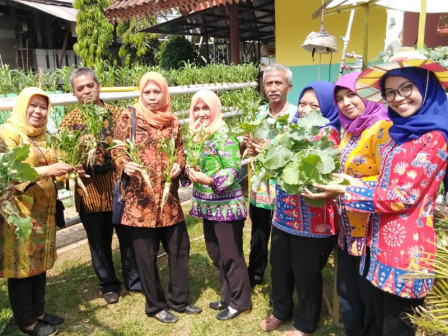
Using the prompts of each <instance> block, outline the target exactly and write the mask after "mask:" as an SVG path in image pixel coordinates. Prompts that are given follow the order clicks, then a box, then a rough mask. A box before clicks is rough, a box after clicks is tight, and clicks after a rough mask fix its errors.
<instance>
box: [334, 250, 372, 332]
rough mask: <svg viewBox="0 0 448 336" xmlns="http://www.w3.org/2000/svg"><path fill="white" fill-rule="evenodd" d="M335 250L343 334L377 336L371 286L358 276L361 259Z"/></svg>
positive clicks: (363, 277) (362, 277)
mask: <svg viewBox="0 0 448 336" xmlns="http://www.w3.org/2000/svg"><path fill="white" fill-rule="evenodd" d="M337 248H338V276H337V290H338V297H339V305H340V310H341V315H342V321H343V322H344V327H345V332H346V334H347V336H377V335H378V329H377V325H376V320H375V309H374V307H373V299H372V291H371V288H370V287H371V284H370V282H369V281H367V279H366V278H365V276H361V275H360V274H359V263H360V261H361V257H356V256H352V255H350V254H348V253H347V252H345V251H343V250H342V249H341V248H340V247H339V246H338V247H337ZM366 271H367V269H366Z"/></svg>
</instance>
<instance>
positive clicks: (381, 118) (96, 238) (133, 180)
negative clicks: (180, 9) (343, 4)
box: [0, 57, 448, 336]
mask: <svg viewBox="0 0 448 336" xmlns="http://www.w3.org/2000/svg"><path fill="white" fill-rule="evenodd" d="M411 58H412V57H411ZM403 59H404V61H403ZM428 64H430V66H428ZM390 69H391V70H389V71H386V70H384V72H383V73H379V74H378V72H379V71H380V70H378V68H369V69H367V70H366V71H364V72H362V73H361V72H354V73H349V74H347V75H345V76H343V77H341V78H340V79H339V80H338V81H337V82H336V83H335V84H332V83H329V82H323V81H317V82H312V83H310V84H308V85H307V86H306V87H305V88H304V89H303V90H302V92H301V93H300V95H299V102H298V106H294V105H292V104H290V103H288V102H287V100H286V97H287V94H288V92H289V91H290V90H291V89H292V75H291V71H290V70H289V69H288V68H286V67H284V66H282V65H280V64H277V65H274V66H270V67H268V68H267V69H266V70H265V72H264V74H263V83H262V89H263V91H264V94H265V96H266V98H267V99H268V104H266V105H265V106H262V107H261V108H260V110H259V113H258V115H257V117H256V118H257V119H263V118H273V119H275V118H278V117H279V116H283V115H287V116H288V120H289V122H290V123H295V122H297V120H298V119H300V118H302V117H303V116H304V115H305V114H306V113H308V112H309V111H311V110H319V111H320V112H321V114H322V115H323V116H324V117H325V118H327V119H328V124H327V125H326V126H324V127H322V128H321V129H320V132H319V134H318V135H317V136H316V137H315V139H318V138H319V137H322V136H327V137H328V138H329V140H331V141H332V142H333V143H334V147H335V148H339V149H340V151H341V156H340V161H341V174H340V176H342V177H343V176H350V178H349V181H350V184H351V185H349V186H345V185H344V186H342V185H315V187H316V188H318V189H321V190H322V191H321V192H314V193H313V192H310V191H307V192H305V193H303V194H298V195H289V194H287V193H286V192H285V191H284V190H282V189H281V188H280V187H279V186H278V185H276V183H275V181H274V180H269V181H268V182H266V183H265V184H261V185H260V187H259V188H258V190H257V191H252V192H251V195H250V204H249V211H247V208H246V202H245V199H244V197H243V194H242V189H241V185H240V184H239V182H238V176H239V172H240V164H241V153H243V152H244V151H246V152H247V153H248V155H252V156H254V155H257V154H258V153H260V152H261V151H262V150H263V147H264V146H265V145H266V144H267V143H268V142H269V141H270V140H268V139H258V138H255V137H251V136H248V135H247V136H245V137H244V138H243V139H242V140H241V141H240V140H239V139H238V138H236V137H234V136H232V135H231V133H230V132H229V128H228V126H227V124H226V123H225V121H224V120H223V117H222V114H221V102H220V100H219V97H218V96H217V95H216V94H215V93H214V92H212V91H208V90H201V91H199V92H197V93H196V94H195V95H194V96H193V97H192V100H191V105H190V119H189V132H190V136H191V137H192V139H193V142H194V144H195V145H196V146H198V148H200V151H201V155H200V160H199V162H198V163H197V165H194V166H193V165H192V166H189V165H188V164H187V162H189V155H191V152H190V151H188V152H186V151H185V148H184V144H183V140H182V134H181V132H180V123H179V120H178V119H177V117H176V116H175V115H174V114H173V112H172V111H171V106H170V95H169V91H168V83H167V81H166V79H165V78H164V77H163V76H162V75H161V74H160V73H156V72H149V73H146V74H145V75H144V76H143V77H142V78H141V80H140V85H139V91H140V95H139V99H138V101H137V103H135V104H134V105H133V106H132V107H129V108H126V109H123V110H122V109H118V108H116V107H113V106H111V105H109V104H107V103H105V102H103V101H102V100H101V99H100V97H99V91H100V83H99V82H98V79H97V78H96V76H95V73H94V72H93V71H92V70H91V69H88V68H78V69H75V71H74V72H73V74H72V76H71V79H70V80H71V84H72V88H73V93H74V95H75V96H76V97H77V99H78V101H79V102H80V103H81V104H85V103H89V104H90V103H92V104H95V105H97V106H99V107H102V108H104V109H106V110H107V111H109V113H108V114H107V118H106V119H105V120H104V125H103V126H104V128H103V130H102V132H101V135H100V137H101V139H96V140H97V141H98V147H99V150H98V153H99V154H98V155H99V157H98V160H97V162H96V164H95V165H93V167H87V166H85V165H80V166H79V167H73V166H70V165H68V164H66V163H63V162H58V160H57V158H58V153H57V151H54V150H53V149H51V148H47V146H46V137H47V135H46V124H47V119H48V111H49V109H50V100H49V97H48V95H47V94H45V93H44V92H43V91H42V90H40V89H37V88H27V89H24V90H23V91H22V92H21V93H20V95H19V97H18V98H17V103H16V105H15V107H14V110H13V113H12V116H11V118H10V119H9V120H8V121H7V123H6V124H5V125H3V126H0V127H1V129H0V138H1V140H2V141H3V142H4V143H5V144H6V145H7V146H8V147H14V146H18V145H19V144H21V143H28V144H30V145H31V148H32V150H31V155H30V157H29V158H28V160H27V162H29V163H30V164H31V165H32V166H33V167H34V168H35V169H36V171H37V172H38V174H39V178H38V179H37V180H36V181H34V182H31V183H24V184H17V185H15V186H14V187H13V189H14V190H13V192H9V193H8V194H7V195H2V197H8V198H11V197H12V195H13V194H16V195H21V194H23V195H27V196H29V197H31V198H32V199H33V200H34V203H32V204H25V203H21V204H20V208H21V209H22V208H24V207H25V208H26V212H27V213H30V214H31V217H32V218H33V229H32V233H31V235H30V236H29V237H27V238H26V239H25V240H23V241H18V238H17V237H16V235H15V234H14V230H13V228H12V227H11V226H9V225H7V224H6V223H5V222H4V221H3V219H2V218H0V221H1V231H0V232H1V234H0V277H3V278H8V293H9V299H10V303H11V307H12V310H13V313H14V318H15V321H16V323H17V325H18V326H19V328H20V329H21V331H22V332H23V333H25V334H28V335H54V334H56V333H57V330H58V329H57V326H58V325H61V324H62V323H63V322H64V318H62V317H60V316H57V315H52V314H49V313H47V312H46V311H45V279H46V271H47V270H48V269H50V268H51V267H52V266H53V264H54V261H55V258H56V250H55V232H56V229H55V220H54V214H55V207H54V204H55V199H56V190H55V187H54V181H55V178H57V179H58V180H59V181H61V182H64V177H65V176H66V174H67V173H69V172H71V171H77V173H78V174H79V175H80V176H81V178H82V180H83V182H84V184H85V185H86V188H87V190H88V194H85V193H84V192H83V191H82V190H81V189H80V188H77V189H76V193H75V200H76V202H75V203H76V209H77V210H78V212H79V213H80V217H81V221H82V223H83V225H84V227H85V229H86V232H87V237H88V241H89V246H90V251H91V257H92V266H93V268H94V270H95V273H96V275H97V277H98V279H99V282H100V283H99V288H100V290H101V292H102V294H103V297H104V299H105V300H106V302H107V303H108V304H113V303H116V302H118V300H119V293H120V286H121V284H120V281H119V280H118V278H117V276H116V274H115V269H114V266H113V262H112V248H111V243H112V235H113V231H114V230H115V231H116V233H117V236H118V240H119V246H120V253H121V263H122V271H123V281H124V284H125V287H126V288H127V289H128V290H131V291H138V292H141V293H142V294H143V295H144V296H145V298H146V304H145V312H146V314H147V315H148V316H150V317H153V318H155V319H157V320H158V321H160V322H163V323H174V322H176V321H177V320H178V317H177V315H176V314H175V313H174V312H178V313H185V314H198V313H200V312H201V311H202V308H200V307H197V306H194V305H193V304H191V303H189V301H188V297H189V290H188V259H189V250H190V241H189V236H188V231H187V228H186V224H185V220H184V214H183V211H182V207H181V205H180V200H179V196H178V188H179V184H180V183H181V182H182V183H183V184H184V185H189V184H193V195H192V205H191V210H190V215H192V216H195V217H198V218H202V219H203V230H204V239H205V244H206V249H207V252H208V254H209V256H210V258H211V260H212V262H213V264H214V265H215V267H216V268H217V270H218V274H219V281H220V285H221V296H220V298H219V299H218V300H216V301H212V302H210V303H209V308H211V309H214V310H216V311H217V315H216V318H217V319H218V320H231V319H233V318H236V317H237V316H239V315H240V314H242V313H246V312H250V310H251V309H252V301H251V288H253V287H255V286H257V285H259V284H261V283H262V282H263V278H264V273H265V270H266V267H267V264H268V250H269V239H270V238H271V248H270V262H271V266H272V270H271V280H272V293H271V295H270V303H271V305H272V306H273V311H272V314H269V315H268V316H267V317H266V318H265V319H264V320H262V321H261V323H260V325H259V326H260V328H261V329H263V330H265V331H271V330H274V329H276V328H278V327H279V326H280V325H281V324H282V323H284V322H286V321H289V320H290V319H293V327H292V328H291V329H290V330H288V331H286V332H285V333H284V335H285V336H294V335H301V336H303V335H311V334H312V333H313V332H314V331H315V330H316V329H317V326H318V323H319V320H320V313H321V308H322V293H323V288H322V287H323V284H322V275H321V271H322V269H323V268H324V266H325V265H326V263H327V260H328V258H329V255H330V253H331V251H332V250H333V249H334V246H335V245H337V250H338V264H337V269H338V272H337V274H338V276H337V289H338V296H339V300H340V306H341V314H342V319H343V322H344V326H345V330H346V333H347V335H349V336H351V335H414V334H415V328H414V326H413V325H412V324H411V323H410V322H409V321H408V320H407V318H406V316H405V315H404V314H405V313H411V312H412V308H414V307H416V306H418V305H420V304H422V303H423V300H424V297H425V296H426V295H427V293H428V292H429V290H430V289H431V286H432V283H433V277H431V274H433V273H434V253H435V248H436V247H435V239H436V238H435V232H434V227H433V211H434V206H435V201H436V197H437V194H438V190H439V186H440V184H441V182H442V180H443V179H444V177H445V171H446V168H447V162H448V153H447V139H448V114H447V113H446V111H447V107H448V102H447V98H446V94H445V91H444V88H443V86H442V85H445V87H446V84H447V83H445V82H440V81H439V80H438V77H437V75H438V71H443V70H444V69H442V68H441V67H439V66H437V65H434V64H431V62H419V61H418V60H411V59H406V58H401V61H400V62H394V63H391V67H390ZM375 71H376V72H375ZM445 71H446V70H445ZM372 74H373V75H376V77H373V76H372ZM372 78H375V80H372ZM441 84H442V85H441ZM365 92H367V94H364V93H365ZM372 100H374V101H372ZM380 100H384V101H385V102H386V103H387V105H388V106H387V107H385V106H384V105H383V104H382V103H381V102H380ZM82 108H83V107H80V108H77V109H75V110H73V111H71V112H70V113H69V114H67V115H66V116H65V117H64V119H63V121H62V123H61V125H60V128H64V129H68V130H83V129H84V128H85V127H86V121H85V117H84V114H83V111H82ZM428 118H429V120H428ZM341 126H342V130H341ZM167 138H171V139H173V141H174V145H175V151H174V153H175V154H174V158H175V159H174V162H173V164H172V165H168V161H169V160H170V158H168V157H167V153H165V152H163V151H161V150H160V142H161V141H163V140H164V139H167ZM341 138H342V139H341ZM114 139H116V140H122V141H125V140H127V139H132V141H134V142H135V144H136V145H138V148H139V149H138V154H139V156H140V158H141V162H140V163H137V162H133V161H132V160H131V159H130V158H129V157H128V155H127V154H126V152H125V150H124V148H123V147H120V146H115V147H114V148H113V149H112V150H111V151H108V150H106V147H107V146H108V144H110V143H111V141H112V140H114ZM312 140H313V139H311V141H312ZM274 141H275V140H274ZM167 167H170V171H169V172H168V174H169V178H168V180H170V182H171V184H170V187H169V193H168V196H167V198H166V200H165V192H164V188H165V185H166V182H167V175H166V174H167V173H166V172H165V171H166V170H167ZM142 169H144V170H146V172H147V173H148V176H149V179H150V185H148V183H147V182H146V181H145V179H144V177H143V175H142ZM124 176H127V178H129V184H128V186H127V188H126V189H122V190H121V192H122V194H123V196H124V198H125V199H126V203H125V208H124V212H123V217H122V220H121V224H119V225H112V205H111V201H112V187H113V183H114V181H115V180H116V179H117V178H118V177H122V178H123V177H124ZM306 198H311V199H321V198H324V199H325V204H324V205H323V206H321V207H312V206H310V205H309V204H308V203H307V202H306ZM25 208H24V210H25ZM248 212H249V215H250V218H251V220H252V232H251V243H250V247H251V250H250V255H249V264H248V266H246V261H245V257H244V253H243V227H244V222H245V219H246V216H247V213H248ZM160 243H162V245H163V248H164V249H165V251H166V252H167V255H168V265H169V284H168V295H167V297H165V293H164V290H163V288H162V284H161V281H160V278H159V275H158V270H157V254H158V250H159V247H160ZM416 271H423V272H426V273H427V275H429V276H422V275H420V274H418V273H415V272H416ZM294 290H296V292H297V298H298V300H297V305H296V307H295V308H294V300H293V293H294ZM173 311H174V312H173Z"/></svg>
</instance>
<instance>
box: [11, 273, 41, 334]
mask: <svg viewBox="0 0 448 336" xmlns="http://www.w3.org/2000/svg"><path fill="white" fill-rule="evenodd" d="M46 283H47V274H46V273H45V272H44V273H41V274H38V275H35V276H32V277H29V278H22V279H13V278H9V279H8V295H9V302H10V303H11V308H12V312H13V314H14V320H15V321H16V324H17V325H18V326H19V327H20V328H25V327H29V326H31V325H33V324H34V323H36V322H37V317H38V316H42V315H44V314H45V285H46Z"/></svg>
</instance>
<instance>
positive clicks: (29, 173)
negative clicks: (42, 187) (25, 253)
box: [0, 144, 39, 239]
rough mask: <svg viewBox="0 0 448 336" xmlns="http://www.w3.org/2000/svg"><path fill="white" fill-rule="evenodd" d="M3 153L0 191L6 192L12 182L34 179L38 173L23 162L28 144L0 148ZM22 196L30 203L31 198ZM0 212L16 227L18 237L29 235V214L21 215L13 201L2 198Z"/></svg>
mask: <svg viewBox="0 0 448 336" xmlns="http://www.w3.org/2000/svg"><path fill="white" fill-rule="evenodd" d="M2 151H5V152H4V153H0V188H1V193H2V195H4V194H5V193H6V188H7V187H8V186H9V185H10V184H11V183H13V182H18V183H22V182H29V181H35V180H36V179H37V177H38V176H39V174H38V173H37V172H36V170H35V169H34V168H33V167H31V165H30V164H28V163H24V162H23V161H25V160H26V159H27V158H28V156H29V153H30V145H29V144H25V145H20V146H16V147H14V148H12V149H11V150H9V151H6V147H3V148H2ZM18 197H22V198H23V199H24V200H26V201H27V202H31V203H32V199H30V197H26V196H15V198H18ZM0 213H1V215H2V216H3V218H4V219H5V221H6V222H7V223H9V224H10V225H14V226H15V227H16V230H15V233H16V235H17V237H18V238H20V239H24V238H26V237H27V236H29V235H30V233H31V230H32V228H33V223H32V219H31V217H30V216H27V217H21V216H20V210H19V209H18V207H17V205H16V204H15V203H14V202H11V201H9V200H2V201H1V202H0Z"/></svg>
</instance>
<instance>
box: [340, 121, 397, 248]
mask: <svg viewBox="0 0 448 336" xmlns="http://www.w3.org/2000/svg"><path fill="white" fill-rule="evenodd" d="M391 125H392V123H391V122H390V121H386V120H379V121H377V122H376V123H375V124H373V125H372V126H370V127H368V128H366V129H365V130H364V131H363V132H362V133H361V134H360V135H359V136H355V135H353V133H350V132H346V133H345V134H344V137H343V138H342V141H341V144H340V145H339V149H340V151H341V157H340V158H341V171H342V172H343V173H345V174H347V175H350V176H353V177H356V178H362V179H363V180H365V181H376V179H377V178H378V175H379V171H380V166H381V150H382V149H383V147H384V144H385V143H386V141H387V139H388V138H389V136H388V130H389V127H390V126H391ZM369 217H370V214H367V213H361V212H353V211H348V212H347V211H346V210H345V205H344V201H343V200H342V199H341V201H340V222H341V232H340V233H339V246H340V247H341V249H343V250H344V251H346V252H347V253H348V254H350V255H353V256H361V255H362V253H363V251H364V248H365V244H366V235H367V232H366V228H367V223H368V220H369Z"/></svg>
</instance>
